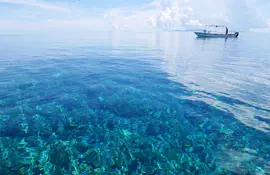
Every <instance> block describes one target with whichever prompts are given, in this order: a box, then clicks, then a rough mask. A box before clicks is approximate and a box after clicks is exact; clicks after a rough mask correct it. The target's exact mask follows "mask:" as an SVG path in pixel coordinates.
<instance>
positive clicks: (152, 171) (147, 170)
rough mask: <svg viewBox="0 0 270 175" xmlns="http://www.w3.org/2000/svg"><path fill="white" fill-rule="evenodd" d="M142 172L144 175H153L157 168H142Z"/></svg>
mask: <svg viewBox="0 0 270 175" xmlns="http://www.w3.org/2000/svg"><path fill="white" fill-rule="evenodd" d="M141 171H142V172H143V173H144V174H153V173H154V172H155V171H156V168H154V167H152V166H143V165H142V166H141Z"/></svg>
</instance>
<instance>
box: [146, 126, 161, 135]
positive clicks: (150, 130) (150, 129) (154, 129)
mask: <svg viewBox="0 0 270 175" xmlns="http://www.w3.org/2000/svg"><path fill="white" fill-rule="evenodd" d="M145 132H146V134H147V135H149V136H157V135H158V134H159V127H158V126H157V125H154V124H152V123H149V124H148V125H147V128H146V131H145Z"/></svg>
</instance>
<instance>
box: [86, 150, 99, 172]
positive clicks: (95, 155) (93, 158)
mask: <svg viewBox="0 0 270 175" xmlns="http://www.w3.org/2000/svg"><path fill="white" fill-rule="evenodd" d="M85 160H86V163H87V164H89V165H91V166H92V167H94V168H99V167H101V165H102V160H101V154H100V152H98V151H96V150H91V151H89V152H88V153H87V154H86V156H85Z"/></svg>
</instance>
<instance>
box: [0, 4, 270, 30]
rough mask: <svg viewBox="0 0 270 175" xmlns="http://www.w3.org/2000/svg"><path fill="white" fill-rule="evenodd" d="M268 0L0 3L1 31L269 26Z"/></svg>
mask: <svg viewBox="0 0 270 175" xmlns="http://www.w3.org/2000/svg"><path fill="white" fill-rule="evenodd" d="M269 9H270V1H269V0H238V1H236V0H203V1H202V0H128V1H127V0H113V1H109V0H72V1H71V0H0V31H9V30H15V31H16V30H30V31H31V30H57V29H61V30H63V29H65V30H144V31H145V30H156V29H166V30H175V29H190V28H201V27H202V26H203V25H204V24H225V25H228V26H229V27H232V28H235V29H239V30H258V31H259V30H262V31H263V30H264V31H268V30H269V28H270V10H269Z"/></svg>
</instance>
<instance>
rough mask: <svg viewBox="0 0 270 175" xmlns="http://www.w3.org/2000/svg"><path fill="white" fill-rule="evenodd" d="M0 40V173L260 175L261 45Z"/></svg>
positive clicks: (265, 72) (110, 36)
mask: <svg viewBox="0 0 270 175" xmlns="http://www.w3.org/2000/svg"><path fill="white" fill-rule="evenodd" d="M0 38H1V40H0V45H1V47H0V63H1V64H0V153H1V157H0V174H84V175H85V174H130V175H132V174H154V175H161V174H181V173H182V174H268V173H269V172H270V155H269V152H270V146H269V143H270V137H269V132H270V126H269V124H270V100H269V99H270V78H269V75H270V69H269V67H270V60H269V58H270V50H269V44H270V43H269V41H270V38H269V36H265V35H260V34H248V33H246V34H241V36H240V38H239V39H228V40H225V39H205V40H204V39H197V38H195V36H194V35H193V34H192V33H178V32H163V33H129V32H124V33H97V32H95V33H91V34H87V35H85V34H78V35H77V36H75V34H72V35H71V34H70V35H63V34H55V35H46V34H44V35H0Z"/></svg>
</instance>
